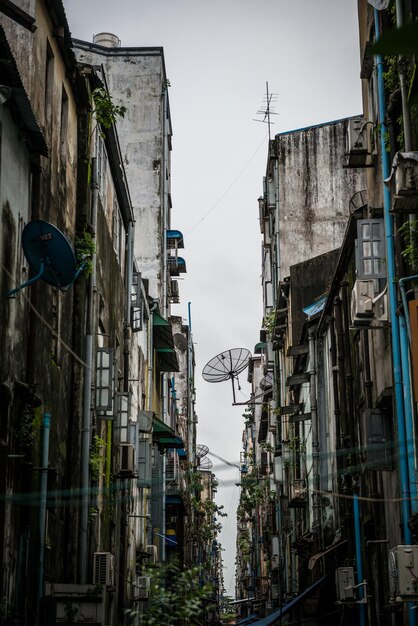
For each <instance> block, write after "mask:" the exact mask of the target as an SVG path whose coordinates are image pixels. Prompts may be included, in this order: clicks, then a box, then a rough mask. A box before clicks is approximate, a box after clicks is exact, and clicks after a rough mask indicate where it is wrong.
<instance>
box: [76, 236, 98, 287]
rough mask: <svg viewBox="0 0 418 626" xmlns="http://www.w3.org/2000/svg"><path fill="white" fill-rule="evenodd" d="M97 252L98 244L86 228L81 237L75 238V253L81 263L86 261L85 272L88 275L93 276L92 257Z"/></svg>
mask: <svg viewBox="0 0 418 626" xmlns="http://www.w3.org/2000/svg"><path fill="white" fill-rule="evenodd" d="M95 252H96V244H95V242H94V240H93V237H92V236H91V234H90V233H89V232H87V231H86V230H85V231H84V232H83V234H82V236H81V237H76V239H75V255H76V260H77V263H78V264H79V265H81V264H82V263H84V269H83V272H84V274H85V276H86V277H88V276H91V273H92V271H93V262H92V258H93V255H94V254H95Z"/></svg>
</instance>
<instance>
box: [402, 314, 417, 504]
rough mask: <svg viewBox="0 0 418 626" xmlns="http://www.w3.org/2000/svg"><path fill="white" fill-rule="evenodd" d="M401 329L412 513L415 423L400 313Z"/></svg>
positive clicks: (414, 477) (403, 325)
mask: <svg viewBox="0 0 418 626" xmlns="http://www.w3.org/2000/svg"><path fill="white" fill-rule="evenodd" d="M399 330H400V338H401V359H402V374H403V381H404V403H405V431H406V433H405V434H406V450H407V454H406V458H407V461H408V471H409V491H410V494H411V510H412V513H417V512H418V501H417V479H416V470H415V445H414V424H413V408H412V390H411V369H410V364H409V349H408V336H407V331H406V325H405V317H404V316H403V315H399Z"/></svg>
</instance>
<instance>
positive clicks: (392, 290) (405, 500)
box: [374, 9, 410, 543]
mask: <svg viewBox="0 0 418 626" xmlns="http://www.w3.org/2000/svg"><path fill="white" fill-rule="evenodd" d="M374 20H375V33H376V41H378V40H379V38H380V31H379V12H378V10H377V9H375V10H374ZM376 65H377V85H378V96H379V98H378V99H379V122H380V144H381V146H380V147H381V156H382V177H383V179H386V178H388V176H389V173H390V164H389V155H388V153H387V152H386V148H385V133H386V124H385V90H384V82H383V58H382V56H381V55H380V54H379V55H377V56H376ZM383 208H384V220H385V236H386V252H387V268H388V290H389V304H390V321H391V332H392V359H393V377H394V386H395V405H396V419H397V425H398V446H399V473H400V479H401V496H402V517H403V525H404V533H405V541H406V543H409V540H408V539H407V535H408V534H410V532H408V520H409V516H410V507H409V487H408V482H409V480H408V466H407V462H406V433H405V413H404V404H403V382H402V372H401V356H400V338H399V320H398V316H397V314H396V311H397V294H396V275H395V250H394V232H393V218H392V216H391V214H390V209H391V196H390V190H389V188H388V186H387V185H384V187H383Z"/></svg>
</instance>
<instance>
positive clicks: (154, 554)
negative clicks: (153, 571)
mask: <svg viewBox="0 0 418 626" xmlns="http://www.w3.org/2000/svg"><path fill="white" fill-rule="evenodd" d="M145 551H146V553H147V554H149V559H148V563H152V564H155V563H156V562H157V560H158V551H157V546H154V545H148V546H146V548H145Z"/></svg>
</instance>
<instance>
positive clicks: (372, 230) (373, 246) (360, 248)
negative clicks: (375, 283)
mask: <svg viewBox="0 0 418 626" xmlns="http://www.w3.org/2000/svg"><path fill="white" fill-rule="evenodd" d="M385 256H386V253H385V232H384V222H383V219H373V220H358V222H357V277H358V278H359V279H360V280H367V279H375V278H386V264H385V262H384V259H385Z"/></svg>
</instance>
